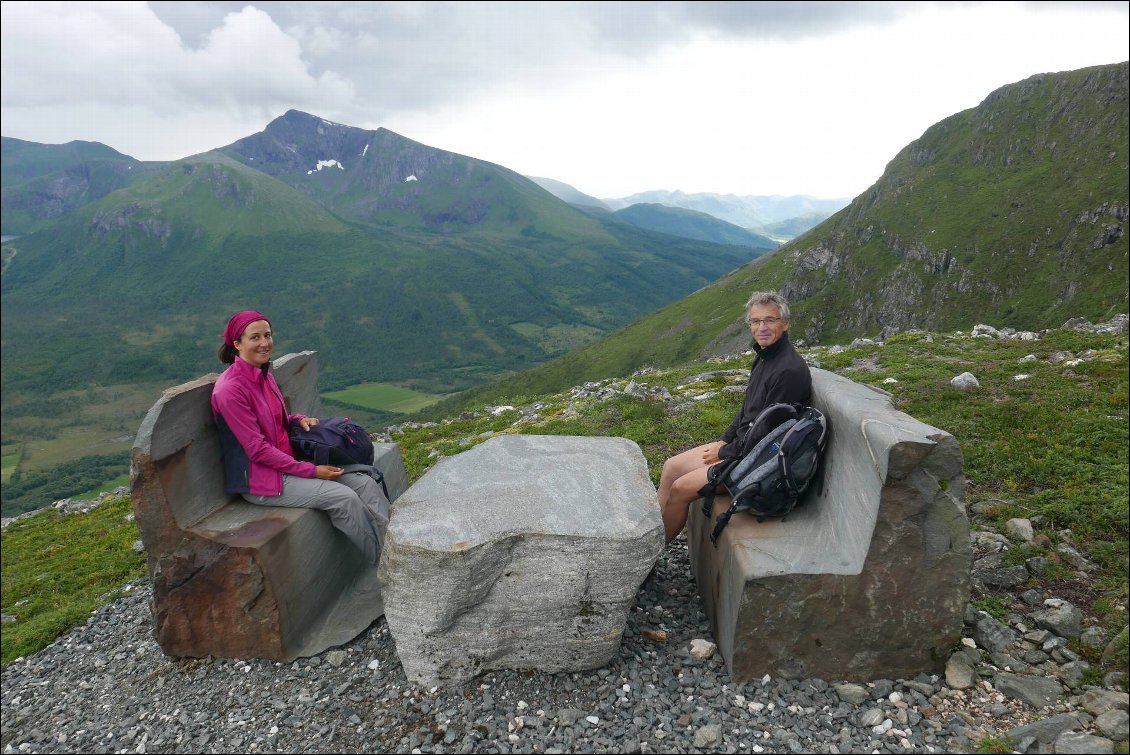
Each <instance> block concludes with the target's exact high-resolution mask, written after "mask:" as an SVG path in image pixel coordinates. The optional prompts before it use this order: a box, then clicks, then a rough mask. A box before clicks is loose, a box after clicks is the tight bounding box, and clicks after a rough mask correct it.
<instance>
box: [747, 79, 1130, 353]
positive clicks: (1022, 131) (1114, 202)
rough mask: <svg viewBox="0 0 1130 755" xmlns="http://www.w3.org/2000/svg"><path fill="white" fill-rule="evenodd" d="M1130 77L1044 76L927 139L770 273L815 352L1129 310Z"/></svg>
mask: <svg viewBox="0 0 1130 755" xmlns="http://www.w3.org/2000/svg"><path fill="white" fill-rule="evenodd" d="M1127 92H1128V66H1127V64H1126V63H1121V64H1118V65H1113V66H1103V67H1099V68H1091V69H1084V70H1082V71H1074V72H1069V73H1064V74H1042V75H1039V76H1034V77H1032V78H1030V79H1026V80H1025V81H1022V82H1019V83H1018V84H1014V85H1011V86H1007V87H1003V88H1001V89H999V90H997V91H996V92H993V93H992V94H991V95H989V97H987V98H986V99H985V101H984V102H983V103H982V104H981V105H979V106H978V107H976V108H974V109H971V110H968V111H965V112H962V113H958V114H956V115H954V116H952V117H950V118H947V119H946V120H944V121H941V122H940V123H938V124H936V125H935V126H933V127H931V128H930V129H929V130H928V131H927V132H926V133H925V134H923V136H922V137H921V138H920V139H918V140H916V141H915V142H912V143H911V144H909V145H907V147H906V148H904V149H903V150H902V151H901V152H900V153H899V154H898V155H897V156H896V157H895V158H894V159H893V160H892V161H891V162H890V164H889V165H888V166H887V170H886V171H885V173H884V175H883V176H882V178H880V180H879V181H878V182H877V183H876V184H875V185H874V186H873V187H871V189H869V190H868V191H867V192H865V193H864V194H862V195H860V196H859V197H857V198H856V199H855V200H854V201H853V202H852V204H851V205H850V206H849V207H847V208H845V209H844V210H843V211H841V212H840V213H838V214H837V215H836V216H834V217H833V218H832V219H830V220H829V221H828V222H826V223H825V224H824V225H823V226H821V227H819V228H818V229H816V231H814V232H813V233H811V234H809V235H808V236H807V237H805V238H804V239H801V240H799V241H798V242H794V243H793V244H790V245H788V246H787V247H786V248H785V249H783V250H782V251H781V252H780V253H779V254H777V255H774V257H775V259H774V260H773V263H772V264H770V263H769V262H768V261H767V263H766V265H765V266H764V267H763V268H762V269H761V270H760V271H759V272H760V274H761V277H766V278H776V280H777V285H779V287H780V288H781V289H782V290H783V291H784V292H785V293H786V294H787V295H788V296H789V297H790V298H791V299H792V300H793V301H794V302H795V303H796V305H797V307H798V311H800V312H802V313H803V314H804V317H803V320H804V323H805V324H804V329H803V332H804V334H805V336H806V337H808V338H810V339H817V340H819V339H828V338H835V337H837V336H842V335H845V334H848V333H858V332H888V333H889V332H894V331H899V330H905V329H908V328H927V329H947V328H953V327H963V326H967V325H969V324H973V323H974V321H979V320H983V319H986V318H988V319H995V320H997V321H999V322H1001V323H1003V324H1005V325H1011V326H1017V327H1021V326H1023V327H1046V326H1048V325H1053V324H1056V323H1059V322H1063V321H1064V320H1065V319H1067V318H1068V317H1071V316H1073V315H1074V314H1075V313H1076V312H1085V313H1087V314H1088V315H1089V316H1094V317H1106V316H1110V314H1112V313H1114V312H1117V311H1120V310H1124V309H1125V308H1126V298H1127V297H1126V289H1127V240H1126V220H1127V215H1128V207H1130V201H1128V199H1127V193H1128V192H1127V135H1128V129H1127V103H1128V100H1130V97H1128V93H1127Z"/></svg>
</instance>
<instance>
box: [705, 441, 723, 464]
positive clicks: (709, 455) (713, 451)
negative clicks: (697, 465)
mask: <svg viewBox="0 0 1130 755" xmlns="http://www.w3.org/2000/svg"><path fill="white" fill-rule="evenodd" d="M724 445H726V442H725V441H722V440H719V441H716V442H714V443H710V444H708V445H706V446H704V447H703V449H702V463H703V464H717V463H718V462H720V461H722V459H721V458H719V456H718V451H719V449H721V448H722V446H724Z"/></svg>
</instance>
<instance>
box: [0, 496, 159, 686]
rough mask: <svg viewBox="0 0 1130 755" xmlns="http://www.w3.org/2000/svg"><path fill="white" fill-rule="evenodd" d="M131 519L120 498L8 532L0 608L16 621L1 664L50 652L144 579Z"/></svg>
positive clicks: (6, 634) (44, 516)
mask: <svg viewBox="0 0 1130 755" xmlns="http://www.w3.org/2000/svg"><path fill="white" fill-rule="evenodd" d="M132 513H133V511H132V508H131V506H130V500H129V497H128V496H122V497H120V498H112V499H110V500H108V501H107V502H106V503H104V504H103V505H102V506H99V507H98V508H96V509H94V510H92V511H90V512H88V513H86V514H75V515H72V516H65V517H64V516H60V514H59V512H57V511H55V510H54V509H51V510H49V511H44V512H42V513H39V514H36V515H35V516H31V517H28V518H27V519H26V520H22V521H19V522H16V523H13V524H11V525H9V527H8V528H7V529H5V530H4V531H3V533H2V535H0V542H2V548H0V551H2V567H0V568H2V571H0V575H2V590H0V592H2V597H0V603H2V605H3V609H2V610H3V612H4V614H6V615H9V616H14V617H15V618H16V621H15V622H14V623H10V624H5V625H4V631H3V634H2V635H0V638H2V645H3V647H2V653H0V662H3V663H5V664H6V663H9V662H10V661H12V660H13V659H14V658H17V657H19V656H22V655H27V654H29V653H33V652H35V651H36V650H39V649H41V648H43V647H45V646H47V645H49V644H50V643H51V642H53V641H54V640H55V638H56V637H58V636H59V635H61V634H63V633H64V632H66V631H67V630H68V629H70V628H71V627H74V626H76V625H78V624H81V623H82V622H84V621H85V620H86V618H87V617H88V616H89V615H90V613H91V611H93V610H95V609H96V608H98V607H99V606H101V605H103V604H105V603H106V602H108V601H109V600H111V599H112V598H113V597H115V596H116V595H115V592H114V591H115V590H118V589H119V588H121V587H123V586H124V585H125V584H126V583H128V582H130V581H131V580H134V579H138V578H139V577H142V576H144V574H145V556H144V555H143V554H140V553H135V552H134V551H133V543H134V542H135V541H136V540H137V539H138V537H139V536H138V532H137V527H136V525H135V524H134V523H133V518H132V516H131V515H132Z"/></svg>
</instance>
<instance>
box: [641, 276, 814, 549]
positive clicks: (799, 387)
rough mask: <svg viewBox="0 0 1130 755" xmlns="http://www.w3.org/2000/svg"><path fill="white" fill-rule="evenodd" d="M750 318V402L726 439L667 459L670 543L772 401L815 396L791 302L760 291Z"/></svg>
mask: <svg viewBox="0 0 1130 755" xmlns="http://www.w3.org/2000/svg"><path fill="white" fill-rule="evenodd" d="M745 311H746V322H748V323H749V327H750V334H751V335H752V336H753V340H754V346H753V350H754V351H755V352H757V358H756V359H755V360H754V362H753V366H752V367H751V368H750V371H749V384H748V385H747V386H746V392H745V400H744V401H743V402H742V408H741V409H740V410H739V411H738V413H737V416H735V417H734V421H733V422H731V423H730V426H729V427H728V428H726V432H725V433H723V434H722V439H721V440H716V441H714V442H713V443H707V444H705V445H702V446H695V447H694V448H692V449H690V450H689V451H683V452H682V453H681V454H676V455H675V456H672V457H671V458H670V459H668V460H667V461H665V462H664V463H663V472H662V474H661V475H660V477H659V511H660V514H662V516H663V526H664V529H665V530H666V533H667V542H668V543H669V542H671V541H672V540H674V539H675V537H676V536H677V535H678V534H679V533H680V532H681V531H682V529H683V527H684V526H685V525H686V523H687V514H688V507H689V506H690V504H691V502H692V501H694V500H695V499H697V498H698V497H699V495H698V491H699V490H701V489H702V488H703V486H705V485H706V481H707V471H708V470H709V469H710V467H711V466H713V465H714V464H717V463H718V462H720V461H722V460H723V459H729V458H734V457H735V456H737V455H738V448H737V447H738V445H739V444H740V439H739V435H740V434H741V433H743V432H745V431H747V430H748V429H749V425H750V424H752V423H753V421H754V419H756V418H757V415H758V414H760V413H761V410H762V409H764V408H765V407H767V406H769V405H771V404H778V403H780V404H807V403H809V402H810V401H811V399H812V374H811V373H810V372H809V370H808V364H807V363H806V362H805V361H804V358H803V357H802V356H801V355H800V354H798V353H797V351H796V349H794V348H793V345H792V344H791V343H789V302H788V300H786V299H785V297H784V296H782V295H781V294H778V293H776V292H773V291H757V292H755V293H754V294H753V295H752V296H750V297H749V301H748V302H746V305H745Z"/></svg>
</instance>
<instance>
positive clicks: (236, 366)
mask: <svg viewBox="0 0 1130 755" xmlns="http://www.w3.org/2000/svg"><path fill="white" fill-rule="evenodd" d="M273 348H274V338H273V334H272V333H271V322H270V320H268V319H267V317H266V316H265V315H263V314H261V313H259V312H256V311H254V310H246V311H243V312H237V313H236V314H234V315H232V317H231V319H230V320H229V321H228V325H227V327H226V328H225V329H224V342H223V344H222V345H221V346H220V350H219V354H218V356H219V358H220V361H221V362H223V363H224V364H227V365H230V366H229V367H228V368H227V369H226V370H225V371H224V372H223V374H221V375H220V377H219V378H218V379H217V380H216V386H215V388H213V390H212V414H213V416H214V417H215V420H216V425H217V426H218V427H219V431H220V447H221V449H222V451H223V455H224V473H225V476H226V479H227V484H226V490H227V491H228V492H229V493H238V494H240V495H242V496H243V498H244V499H245V500H247V501H250V502H251V503H257V504H261V505H265V506H291V507H305V508H313V509H321V510H323V511H325V512H326V513H327V514H329V517H330V521H332V522H333V525H334V527H337V528H338V529H339V530H341V531H342V532H343V533H345V535H346V537H348V538H349V539H350V540H351V541H352V542H353V544H354V545H356V546H357V547H358V548H359V549H360V550H361V552H362V553H363V554H364V555H365V558H366V559H367V560H368V561H369V562H370V563H372V564H374V565H375V564H376V563H377V561H378V559H379V558H380V552H381V544H382V543H383V542H384V534H385V530H386V529H387V528H388V513H389V502H388V499H387V498H386V497H385V495H384V492H383V491H382V490H381V487H380V485H379V484H378V483H377V482H376V481H375V480H373V478H372V477H370V476H369V475H367V474H344V470H343V469H342V468H341V467H335V466H331V465H328V464H318V465H315V464H312V463H310V462H308V461H299V460H297V459H296V458H295V456H294V449H293V448H292V447H291V445H290V434H289V432H288V428H289V427H290V425H291V424H298V425H300V426H301V427H302V429H304V430H308V429H310V427H312V426H313V425H316V424H318V420H317V418H315V417H306V416H303V415H301V414H288V413H287V409H286V404H285V403H284V401H283V396H282V392H281V391H280V390H279V386H278V384H277V383H276V382H275V378H274V375H272V374H271V351H272V349H273Z"/></svg>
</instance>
